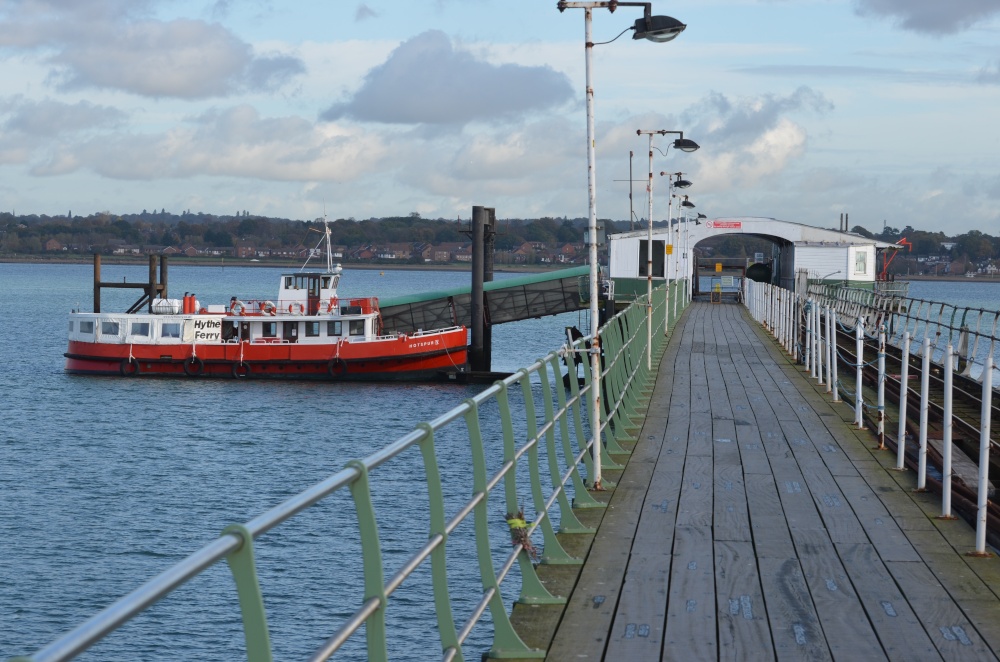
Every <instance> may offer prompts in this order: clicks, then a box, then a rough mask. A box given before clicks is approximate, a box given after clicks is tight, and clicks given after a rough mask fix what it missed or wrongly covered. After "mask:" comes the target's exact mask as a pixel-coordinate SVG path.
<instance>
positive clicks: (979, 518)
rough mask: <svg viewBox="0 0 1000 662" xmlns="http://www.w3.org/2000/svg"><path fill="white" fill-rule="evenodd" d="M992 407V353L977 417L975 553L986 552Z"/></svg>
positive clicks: (985, 367) (985, 371) (984, 370)
mask: <svg viewBox="0 0 1000 662" xmlns="http://www.w3.org/2000/svg"><path fill="white" fill-rule="evenodd" d="M992 407H993V355H992V354H991V355H990V356H987V357H986V363H985V365H983V409H982V412H981V414H980V418H979V501H978V505H979V512H978V513H977V515H976V554H979V555H985V554H986V505H987V503H988V499H987V496H988V495H987V493H986V490H987V489H988V488H989V479H990V424H991V421H990V418H991V412H990V410H991V409H992Z"/></svg>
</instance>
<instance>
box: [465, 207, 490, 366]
mask: <svg viewBox="0 0 1000 662" xmlns="http://www.w3.org/2000/svg"><path fill="white" fill-rule="evenodd" d="M486 216H487V212H486V208H485V207H481V206H478V205H477V206H474V207H473V208H472V301H471V305H470V311H471V313H472V319H471V324H470V328H471V329H472V345H471V346H470V347H469V365H470V366H471V368H472V370H473V372H477V371H482V370H485V368H484V367H483V364H484V361H483V274H484V261H485V260H484V254H485V241H484V238H485V235H486Z"/></svg>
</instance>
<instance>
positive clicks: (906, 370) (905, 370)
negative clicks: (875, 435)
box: [896, 331, 910, 471]
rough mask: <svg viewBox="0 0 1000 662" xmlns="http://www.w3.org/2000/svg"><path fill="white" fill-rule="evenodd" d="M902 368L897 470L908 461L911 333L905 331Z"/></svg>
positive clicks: (901, 468) (897, 437) (897, 436)
mask: <svg viewBox="0 0 1000 662" xmlns="http://www.w3.org/2000/svg"><path fill="white" fill-rule="evenodd" d="M901 349H902V350H903V355H902V359H901V360H902V367H901V368H900V370H899V430H898V431H897V432H896V468H897V469H898V470H900V471H902V470H903V469H904V468H905V461H906V396H907V395H909V393H910V382H909V379H910V332H909V331H903V346H902V348H901Z"/></svg>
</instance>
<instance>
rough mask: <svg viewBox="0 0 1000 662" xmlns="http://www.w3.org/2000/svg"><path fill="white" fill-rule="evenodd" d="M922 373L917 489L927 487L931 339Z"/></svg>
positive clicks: (924, 353) (925, 344)
mask: <svg viewBox="0 0 1000 662" xmlns="http://www.w3.org/2000/svg"><path fill="white" fill-rule="evenodd" d="M922 351H923V356H922V357H921V359H922V361H921V364H920V366H921V374H920V451H919V453H920V456H919V461H918V463H917V464H918V468H917V489H918V490H921V491H923V490H925V489H927V411H928V409H929V403H928V398H929V392H930V376H931V339H930V338H924V347H923V350H922Z"/></svg>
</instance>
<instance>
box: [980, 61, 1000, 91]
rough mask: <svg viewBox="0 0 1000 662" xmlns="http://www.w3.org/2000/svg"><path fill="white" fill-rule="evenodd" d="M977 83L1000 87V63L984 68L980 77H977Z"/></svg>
mask: <svg viewBox="0 0 1000 662" xmlns="http://www.w3.org/2000/svg"><path fill="white" fill-rule="evenodd" d="M976 81H977V82H980V83H987V84H991V85H1000V62H993V63H991V64H988V65H987V66H985V67H983V68H982V70H980V72H979V75H977V76H976Z"/></svg>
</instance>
